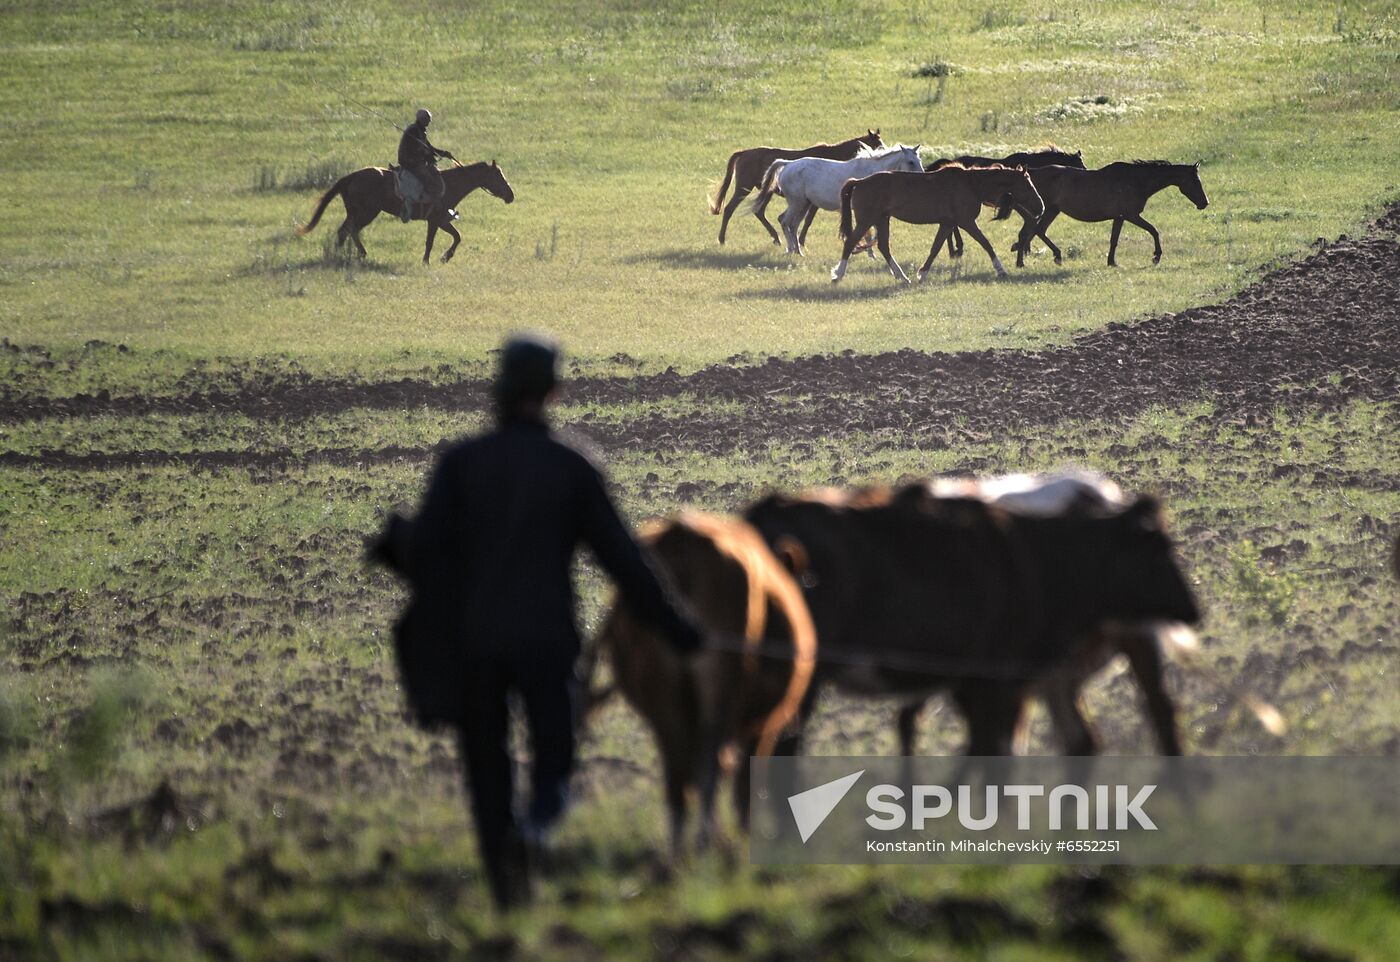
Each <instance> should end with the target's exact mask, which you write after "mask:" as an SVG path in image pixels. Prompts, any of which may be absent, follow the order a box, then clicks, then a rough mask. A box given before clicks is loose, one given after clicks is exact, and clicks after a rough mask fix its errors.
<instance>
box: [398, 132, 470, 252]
mask: <svg viewBox="0 0 1400 962" xmlns="http://www.w3.org/2000/svg"><path fill="white" fill-rule="evenodd" d="M432 122H433V115H432V113H431V112H430V111H428V110H426V109H422V108H420V109H419V111H418V114H417V116H416V117H415V118H414V122H413V123H411V124H409V125H408V126H407V127H405V128H404V130H403V136H402V137H401V138H399V166H400V167H401V168H403V171H404V173H408V174H411V175H412V177H413V178H414V179H415V180H417V181H418V185H419V187H420V191H421V197H419V198H418V199H419V200H421V201H422V202H423V203H424V204H426V205H427V209H428V210H432V209H433V207H434V206H436V205H437V202H438V201H440V200H442V194H443V191H444V190H445V189H446V188H445V186H444V185H443V182H442V175H441V174H439V173H438V172H437V159H438V158H439V157H447V158H449V159H451V160H456V159H457V158H456V157H453V156H452V153H451V151H447V150H439V149H438V148H436V147H434V146H433V145H432V144H431V143H429V142H428V124H430V123H432ZM402 193H403V194H404V199H403V211H402V212H401V213H400V214H399V217H400V218H401V219H402V220H403V222H404V223H405V224H407V223H408V222H409V220H410V219H411V218H412V215H413V205H414V200H413V199H412V198H410V197H409V196H408V194H409V193H410V191H402ZM447 216H448V217H449V218H451V219H452V220H456V219H457V212H456V211H455V210H449V211H448V212H447Z"/></svg>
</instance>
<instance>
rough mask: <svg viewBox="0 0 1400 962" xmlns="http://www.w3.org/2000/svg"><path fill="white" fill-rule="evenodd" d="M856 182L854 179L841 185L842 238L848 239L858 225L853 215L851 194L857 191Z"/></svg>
mask: <svg viewBox="0 0 1400 962" xmlns="http://www.w3.org/2000/svg"><path fill="white" fill-rule="evenodd" d="M855 189H856V182H855V180H854V179H851V180H848V181H846V182H845V183H844V184H842V185H841V228H840V229H841V239H842V240H846V239H848V238H849V237H850V236H851V234H852V233H853V232H854V231H855V229H856V225H855V223H854V218H853V217H852V216H851V194H852V193H854V192H855Z"/></svg>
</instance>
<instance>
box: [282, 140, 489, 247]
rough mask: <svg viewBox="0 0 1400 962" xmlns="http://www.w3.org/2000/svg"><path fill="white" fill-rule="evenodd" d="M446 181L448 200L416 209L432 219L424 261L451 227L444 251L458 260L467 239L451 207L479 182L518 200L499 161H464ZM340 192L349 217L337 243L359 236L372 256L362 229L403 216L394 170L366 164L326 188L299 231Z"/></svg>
mask: <svg viewBox="0 0 1400 962" xmlns="http://www.w3.org/2000/svg"><path fill="white" fill-rule="evenodd" d="M442 183H443V187H444V188H445V189H444V191H443V194H442V199H441V200H439V201H438V203H437V206H435V207H433V209H432V210H425V207H426V206H427V205H425V204H419V205H418V207H417V209H416V210H415V211H414V215H413V219H414V220H426V221H427V222H428V242H427V245H426V246H425V247H424V248H423V263H424V264H426V263H428V257H429V256H430V255H431V254H432V252H433V238H434V237H435V236H437V232H438V231H439V230H443V231H446V232H447V234H448V236H450V237H451V238H452V246H451V247H449V248H448V249H447V253H445V254H443V255H442V262H443V263H444V264H446V263H447V262H448V261H450V260H452V255H453V254H454V253H455V252H456V250H457V245H458V244H460V243H461V242H462V235H461V234H459V233H457V228H455V227H453V226H452V220H451V218H449V217H448V214H447V212H448V211H449V210H451V209H452V208H454V207H456V206H457V205H458V204H459V203H461V201H462V198H463V197H466V196H467V195H468V194H470V193H471V192H472V191H474V190H476V189H477V188H478V187H481V188H484V189H485V190H486V192H487V193H488V194H492V195H494V196H496V197H499V198H500V199H501V200H503V201H505V202H506V203H507V204H509V203H511V202H512V201H514V200H515V191H513V190H511V187H510V184H509V183H508V182H507V181H506V175H505V174H503V173H501V168H500V167H498V166H496V162H495V161H494V160H493V161H491V162H490V163H489V164H488V163H486V162H485V161H481V162H479V163H475V164H465V165H463V164H458V165H457V166H456V167H452V168H450V169H448V170H444V171H442ZM337 195H339V197H340V198H341V200H343V201H345V221H344V223H342V224H341V225H340V229H339V230H338V231H336V235H335V246H336V247H344V246H345V242H346V240H353V241H354V242H355V246H356V247H357V248H359V250H360V256H361V257H364V256H366V254H367V252H366V251H365V245H364V244H363V243H361V242H360V231H362V230H364V229H365V227H366V226H367V225H368V224H369V223H370V222H371V221H372V220H374V219H375V218H376V217H378V216H379V215H380V214H393V215H395V216H397V215H398V213H399V211H400V210H401V209H402V208H403V201H401V200H400V199H399V195H398V193H397V192H396V191H395V190H394V171H393V170H391V169H389V168H385V167H362V168H360V169H359V170H357V171H355V172H353V173H350V174H346V175H345V176H344V177H342V178H340V180H338V181H336V182H335V183H334V184H333V185H332V186H331V189H330V190H328V191H326V192H325V193H324V194H323V195H322V196H321V200H320V202H319V203H318V204H317V205H316V211H315V213H313V214H312V215H311V220H310V221H309V222H307V224H306V225H305V226H304V227H298V228H297V233H298V234H309V233H311V231H312V230H313V229H314V228H315V227H316V224H317V223H318V222H320V220H321V215H322V214H323V213H325V210H326V205H328V204H329V203H330V202H331V200H332V199H334V198H335V197H336V196H337Z"/></svg>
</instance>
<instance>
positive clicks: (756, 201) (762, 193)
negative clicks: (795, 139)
mask: <svg viewBox="0 0 1400 962" xmlns="http://www.w3.org/2000/svg"><path fill="white" fill-rule="evenodd" d="M790 163H792V161H790V160H775V161H773V163H771V164H769V165H768V170H767V171H765V172H764V174H763V180H761V181H759V186H758V193H756V194H755V195H754V198H753V202H752V203H751V204H749V206H750V207H752V208H753V209H754V210H763V208H765V207H767V206H768V202H769V201H770V200H772V199H773V195H774V194H776V193H777V192H778V178H779V177H781V176H782V173H783V168H784V167H786V166H787V165H788V164H790Z"/></svg>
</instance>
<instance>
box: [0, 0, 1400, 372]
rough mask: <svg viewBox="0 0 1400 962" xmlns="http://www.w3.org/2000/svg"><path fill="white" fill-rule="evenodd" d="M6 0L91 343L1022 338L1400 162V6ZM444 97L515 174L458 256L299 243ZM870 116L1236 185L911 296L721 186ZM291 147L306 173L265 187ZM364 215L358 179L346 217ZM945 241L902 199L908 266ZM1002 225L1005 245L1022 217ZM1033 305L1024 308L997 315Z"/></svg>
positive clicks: (1156, 292) (17, 142)
mask: <svg viewBox="0 0 1400 962" xmlns="http://www.w3.org/2000/svg"><path fill="white" fill-rule="evenodd" d="M0 16H3V21H0V22H3V24H4V28H5V29H4V41H3V47H4V54H5V56H4V57H3V63H0V115H3V116H4V117H5V121H4V124H5V127H6V129H7V131H8V134H9V136H7V137H5V138H3V143H2V144H0V161H3V163H4V165H5V168H6V170H7V171H8V172H9V175H8V177H7V182H6V185H5V187H4V188H3V190H4V192H5V197H6V199H7V200H8V201H9V203H10V205H11V207H12V208H13V209H17V210H20V211H22V212H23V215H22V216H19V217H13V218H9V219H7V220H6V221H5V223H4V224H0V290H3V292H4V296H3V298H0V329H3V330H4V332H5V333H6V335H7V336H9V337H10V339H11V340H13V341H17V342H20V343H30V342H40V343H43V344H45V345H47V346H51V347H54V346H62V345H80V344H82V343H84V342H86V341H88V340H90V339H92V338H100V339H103V340H108V341H113V342H121V343H125V344H128V345H130V346H133V347H142V348H151V347H161V348H168V349H173V350H174V351H176V352H177V353H181V354H184V355H187V356H188V355H195V356H200V357H210V356H215V355H221V354H234V355H241V356H254V355H263V354H266V353H268V352H277V351H287V352H293V353H295V354H296V355H298V356H299V357H300V358H302V360H303V362H304V363H306V364H308V366H310V367H312V368H313V369H315V368H324V367H331V368H335V369H344V368H359V369H373V368H379V367H385V366H395V365H400V364H402V363H403V361H402V359H397V360H396V355H397V354H398V352H399V351H401V350H404V349H407V350H409V351H411V352H413V354H414V356H415V357H423V358H429V359H432V360H433V361H434V362H436V361H437V360H440V359H447V360H458V359H461V358H463V357H480V356H481V355H482V353H483V352H484V351H485V350H486V349H487V348H488V347H490V346H493V345H494V344H495V343H496V342H497V341H498V340H499V338H500V336H501V334H502V332H504V331H506V330H509V329H512V328H517V327H522V326H540V325H545V326H549V327H551V328H553V329H555V330H556V331H558V332H559V333H560V334H561V335H562V336H563V337H564V339H565V342H566V343H567V344H568V345H569V346H570V348H571V349H572V350H573V351H575V352H576V353H577V354H578V355H579V356H582V357H584V358H588V359H593V360H597V359H600V358H603V357H606V356H609V355H611V354H613V353H614V352H616V351H618V350H623V351H627V352H629V353H631V354H633V355H636V356H639V357H643V358H648V357H655V356H657V355H658V354H663V355H664V356H665V357H666V358H667V360H668V362H670V363H676V364H678V365H680V366H682V367H690V366H695V365H699V364H701V363H704V362H708V361H714V360H718V359H722V358H724V357H727V356H728V355H730V354H732V353H734V352H735V351H738V350H750V351H755V352H759V353H775V352H792V353H805V352H810V351H817V350H833V349H842V348H846V347H852V346H856V347H859V348H861V349H863V350H874V349H882V348H895V347H903V346H914V347H921V348H935V347H937V348H952V347H968V346H1004V345H1006V344H1007V343H1010V344H1012V345H1013V346H1020V345H1022V344H1025V343H1034V342H1037V341H1040V340H1043V339H1050V340H1062V339H1064V338H1065V337H1067V336H1068V335H1069V334H1071V333H1072V332H1074V331H1077V330H1082V329H1085V328H1092V327H1095V326H1099V325H1101V324H1103V323H1105V322H1106V321H1109V320H1114V319H1122V318H1124V317H1128V316H1132V315H1135V314H1139V313H1143V312H1152V311H1160V310H1168V309H1174V308H1180V307H1184V306H1186V305H1188V304H1191V303H1197V302H1200V301H1201V300H1203V299H1205V298H1210V297H1216V296H1218V295H1219V294H1221V293H1222V292H1227V291H1229V290H1232V289H1234V288H1236V287H1238V286H1239V285H1240V284H1241V283H1242V282H1243V281H1244V280H1245V279H1247V278H1248V276H1250V274H1251V273H1252V272H1253V271H1255V270H1256V269H1257V268H1258V267H1259V265H1261V264H1265V263H1269V262H1271V261H1274V260H1276V259H1279V258H1285V257H1288V256H1290V255H1293V254H1295V253H1297V252H1298V251H1300V250H1302V249H1304V248H1305V247H1306V245H1307V244H1308V243H1310V242H1311V241H1312V240H1313V239H1314V238H1316V237H1318V236H1334V235H1336V234H1337V233H1340V232H1343V231H1348V230H1354V229H1355V228H1356V227H1357V225H1358V224H1360V223H1361V221H1362V220H1363V219H1364V218H1365V217H1366V216H1367V215H1368V214H1369V213H1372V212H1374V211H1375V210H1376V209H1377V207H1378V205H1379V204H1380V202H1381V201H1382V200H1383V199H1385V198H1387V197H1394V196H1395V195H1396V193H1397V191H1400V182H1397V180H1396V178H1395V174H1394V171H1393V165H1392V160H1393V158H1394V156H1395V155H1396V153H1397V148H1400V132H1397V129H1396V126H1395V124H1394V122H1393V117H1394V111H1395V109H1396V107H1397V106H1398V105H1400V95H1397V93H1396V91H1397V90H1400V63H1397V60H1396V56H1395V38H1396V36H1397V30H1400V26H1397V23H1398V22H1397V20H1396V16H1395V13H1394V10H1393V8H1392V7H1391V6H1390V5H1389V4H1384V3H1371V4H1364V3H1344V4H1340V5H1339V4H1337V3H1335V2H1327V3H1315V4H1296V5H1290V7H1289V9H1288V10H1287V11H1279V10H1273V9H1269V8H1266V7H1260V6H1257V5H1254V4H1245V3H1231V2H1205V0H1202V2H1194V3H1186V4H1180V5H1175V6H1174V7H1173V8H1172V9H1171V10H1170V11H1165V10H1163V9H1162V8H1161V7H1160V5H1157V4H1138V3H1122V4H1113V5H1103V4H1090V3H1083V2H1070V3H1064V4H1057V5H1055V6H1054V7H1052V8H1045V7H1043V6H1040V5H1034V4H1029V3H1018V4H1003V3H998V4H990V5H973V6H971V7H959V6H957V5H936V4H931V3H925V2H921V0H916V2H890V3H873V2H860V3H846V2H841V3H837V2H829V3H826V2H824V3H821V4H818V5H817V6H815V7H813V6H811V5H807V6H806V7H804V10H803V13H802V14H801V15H800V16H798V15H794V14H793V13H792V12H791V10H790V9H789V7H788V6H786V5H783V4H773V3H759V2H749V3H745V4H743V5H734V4H713V5H712V4H701V5H671V4H661V5H647V6H645V7H633V6H628V5H616V6H612V5H608V6H604V5H596V4H580V5H578V6H577V7H576V8H572V9H568V10H561V11H558V12H557V13H556V12H554V8H553V7H551V8H549V12H546V9H545V8H544V7H536V6H526V7H524V8H521V7H518V6H517V5H506V4H473V5H470V6H462V7H458V6H455V5H443V4H435V5H413V6H410V7H402V6H391V5H379V6H375V7H363V6H360V5H351V4H345V3H340V2H311V3H297V4H290V3H284V4H279V3H231V4H223V3H219V4H214V3H205V4H189V5H178V6H175V5H167V6H162V7H159V8H140V7H132V6H131V5H128V4H98V3H87V4H75V5H70V6H64V7H60V8H57V9H55V10H50V9H48V8H47V7H43V8H40V7H30V6H28V5H19V6H11V7H10V8H8V9H7V11H6V12H5V13H4V14H3V15H0ZM933 61H939V62H943V63H946V64H949V65H951V68H952V71H953V72H952V74H951V75H950V76H949V77H947V78H946V90H945V94H944V96H943V97H942V98H941V100H940V101H939V102H938V103H937V104H931V105H930V104H926V103H925V101H926V100H927V96H926V86H927V83H926V81H925V80H922V79H915V78H912V77H911V76H910V74H911V72H913V71H915V70H916V69H917V68H918V67H919V66H920V65H922V64H926V63H929V62H933ZM116 90H120V91H122V92H123V93H122V95H121V96H120V97H119V98H115V99H114V98H113V96H112V92H113V91H116ZM1099 99H1103V100H1104V103H1103V104H1093V103H1091V106H1093V107H1094V108H1095V109H1093V110H1076V109H1067V108H1065V105H1066V104H1071V105H1073V104H1081V102H1082V101H1085V100H1088V101H1090V102H1093V101H1097V100H1099ZM419 102H422V103H428V104H431V105H432V106H433V107H434V109H435V110H436V112H437V115H438V117H439V122H438V124H437V126H436V127H435V128H434V131H435V136H437V137H438V139H439V140H440V142H441V143H443V144H446V145H448V146H450V147H452V148H454V149H455V150H456V151H457V153H459V154H460V155H462V156H463V157H465V158H478V157H496V158H498V159H499V160H500V162H501V163H502V165H503V167H504V168H505V170H506V171H507V173H508V175H509V176H510V178H511V180H512V182H513V184H514V186H515V188H516V192H517V195H518V197H519V200H518V201H517V203H516V204H514V205H513V206H510V207H505V206H503V205H501V204H500V203H499V202H497V201H495V200H494V199H491V198H483V197H473V198H471V199H469V200H468V201H467V203H466V204H465V211H466V216H465V220H466V226H467V240H466V241H465V242H464V248H463V249H462V250H461V251H460V252H459V255H458V259H457V261H456V262H455V263H454V264H452V265H451V266H450V267H448V268H445V269H443V268H438V267H434V268H433V269H431V270H424V269H422V268H420V267H419V266H418V264H417V260H418V257H419V254H420V252H421V241H422V231H421V228H420V227H418V226H414V227H412V228H405V227H402V226H401V225H397V224H396V223H392V222H388V221H387V220H385V221H382V222H380V223H376V225H375V226H374V227H373V228H371V229H370V231H369V232H368V243H369V246H370V248H371V255H372V259H371V262H370V264H369V265H367V266H366V267H365V268H364V269H348V268H347V267H346V266H345V265H344V264H343V263H342V262H339V261H336V260H334V259H328V258H326V257H324V256H323V254H322V242H323V239H324V236H325V235H313V236H312V237H309V238H306V239H302V240H296V239H294V238H293V237H292V236H291V233H290V231H291V227H292V226H293V224H294V223H296V222H298V221H300V220H303V219H305V217H306V216H307V214H308V212H309V208H310V206H311V202H312V199H313V197H314V196H315V191H314V190H310V189H301V190H284V189H280V187H281V186H282V185H286V184H288V182H290V184H291V185H292V186H296V185H299V184H307V183H320V182H323V181H324V179H325V177H326V172H327V170H328V169H329V168H331V167H334V166H336V165H343V166H350V165H352V164H369V163H377V162H383V161H384V160H386V159H387V158H389V157H390V156H391V154H392V151H393V148H394V144H395V141H396V136H397V135H396V133H395V131H394V130H393V129H392V128H391V127H390V126H389V124H388V123H386V122H385V121H384V120H381V119H379V118H378V117H376V116H375V114H376V113H378V114H384V115H386V116H388V117H390V118H392V119H395V120H401V119H402V118H403V117H406V116H408V113H409V111H410V109H411V108H412V107H413V106H414V105H416V104H417V103H419ZM1081 105H1082V104H1081ZM371 111H373V113H371ZM989 117H994V118H995V119H996V121H995V124H993V123H992V122H991V121H989V119H988V118H989ZM866 126H879V127H881V128H882V129H883V130H884V132H885V134H886V135H888V136H890V137H891V138H894V139H899V140H903V141H906V142H910V143H913V142H922V143H923V144H924V145H925V149H926V151H928V152H930V153H947V152H952V151H963V150H975V151H980V152H989V151H995V150H1000V149H1007V148H1012V147H1019V146H1024V145H1029V144H1035V143H1038V142H1040V141H1043V140H1056V141H1059V142H1061V143H1064V144H1068V145H1070V146H1072V147H1077V148H1082V149H1083V150H1084V153H1085V157H1086V159H1087V160H1088V162H1089V163H1091V164H1095V165H1096V164H1102V163H1106V162H1109V161H1112V160H1116V159H1122V158H1129V157H1167V158H1173V159H1177V160H1182V161H1193V160H1197V159H1201V160H1203V161H1204V171H1203V180H1204V183H1205V185H1206V188H1207V191H1208V192H1209V194H1210V196H1211V198H1212V205H1211V207H1210V208H1209V209H1208V210H1207V211H1206V212H1204V213H1199V212H1197V211H1196V210H1195V209H1194V208H1193V207H1192V206H1191V205H1189V204H1188V203H1186V202H1185V201H1184V200H1183V199H1182V198H1180V197H1179V196H1176V195H1175V194H1174V193H1165V194H1163V195H1161V196H1160V197H1159V198H1158V199H1156V200H1155V201H1154V202H1153V203H1152V205H1151V207H1150V208H1149V213H1150V216H1151V217H1152V218H1153V219H1154V220H1156V221H1157V222H1158V223H1159V225H1160V227H1161V229H1162V231H1163V234H1164V237H1165V244H1166V257H1165V260H1164V262H1163V264H1162V265H1161V266H1160V267H1158V268H1152V267H1150V266H1149V264H1148V257H1147V248H1146V246H1145V245H1146V238H1145V237H1141V236H1137V235H1135V234H1132V233H1129V234H1128V237H1127V240H1126V242H1125V250H1124V252H1123V257H1122V262H1123V265H1124V266H1123V268H1122V269H1121V270H1119V271H1117V272H1113V271H1110V270H1109V269H1108V268H1106V267H1104V266H1103V265H1102V260H1103V255H1104V251H1105V250H1106V245H1107V233H1108V232H1107V228H1106V227H1105V226H1104V225H1079V224H1064V225H1062V226H1060V225H1057V230H1056V234H1057V237H1058V239H1059V241H1060V243H1061V244H1062V246H1065V247H1066V249H1067V250H1068V251H1069V254H1070V259H1069V261H1068V262H1067V265H1066V266H1065V267H1064V268H1061V269H1057V268H1055V267H1053V266H1052V265H1050V264H1049V263H1048V259H1047V258H1045V257H1043V256H1041V257H1037V258H1035V259H1034V260H1033V261H1032V263H1031V266H1030V267H1028V268H1027V269H1026V271H1025V272H1022V273H1019V274H1017V276H1016V279H1015V280H1014V281H1011V282H1004V283H995V282H993V280H992V279H991V272H990V266H989V265H988V264H986V263H985V262H984V261H985V258H983V257H982V255H981V254H980V252H978V253H973V254H972V255H971V257H970V258H969V261H968V269H967V270H966V271H964V273H963V277H962V280H960V281H959V282H957V283H951V284H950V283H948V282H947V275H946V273H935V274H934V275H932V276H931V282H930V283H929V284H928V285H927V286H925V287H924V288H922V289H918V290H912V291H902V290H896V289H895V287H894V286H893V285H892V283H891V281H890V279H889V277H888V275H886V274H885V273H884V272H883V270H877V269H876V268H875V266H874V265H873V263H862V266H861V268H860V269H858V270H857V271H855V273H854V276H852V277H851V278H850V279H849V280H848V282H847V283H846V284H845V285H844V286H843V287H842V288H840V289H839V290H833V289H831V287H830V285H829V284H828V282H827V280H826V271H827V269H828V268H829V267H830V266H831V263H832V262H834V260H835V253H836V240H835V238H834V236H833V229H832V227H833V224H832V218H831V216H830V215H827V216H825V217H824V218H823V219H822V220H821V221H820V222H819V224H818V225H817V227H816V229H815V232H814V234H813V235H812V244H811V247H812V253H811V254H810V256H809V257H808V258H806V259H790V258H788V257H786V256H785V255H781V254H778V253H776V252H775V251H774V250H773V249H770V246H769V245H767V244H766V243H765V242H763V240H762V234H761V233H760V232H759V230H758V228H757V225H755V224H753V223H752V221H751V219H741V220H740V221H739V222H737V223H736V226H735V229H734V230H733V233H732V239H731V242H730V244H729V246H727V247H725V248H723V249H721V248H719V247H718V246H717V245H716V244H715V241H714V233H715V231H716V228H717V226H718V224H717V221H718V219H717V218H713V217H710V216H708V215H707V214H706V213H705V206H704V195H705V193H706V191H707V190H708V189H709V188H710V186H711V184H712V183H713V182H715V181H717V180H718V179H719V177H720V175H721V173H722V168H723V163H724V160H725V158H726V157H727V156H728V154H729V152H730V151H731V150H733V149H735V148H737V147H741V146H745V145H749V144H755V143H764V142H776V143H807V142H811V141H813V140H821V139H826V138H839V137H844V136H849V135H850V134H851V133H852V132H855V131H859V130H863V129H864V128H865V127H866ZM268 178H271V180H272V181H275V182H276V183H277V184H278V185H279V189H277V190H266V189H259V187H258V185H259V184H266V183H267V182H268ZM336 223H338V216H337V215H335V212H334V209H333V210H332V214H331V217H330V223H329V224H328V225H327V226H326V227H323V228H321V230H322V231H326V230H328V229H329V230H333V229H334V227H335V224H336ZM927 235H928V232H927V231H926V230H915V229H908V228H899V229H897V230H896V235H895V246H896V250H897V253H898V254H899V256H900V257H901V259H902V260H903V261H904V262H906V263H908V262H910V261H913V260H915V259H919V258H921V257H922V255H923V253H924V252H925V249H926V246H925V245H926V244H927V242H928V236H927ZM994 238H995V241H996V243H997V245H998V246H999V247H1002V248H1004V247H1005V246H1006V245H1007V244H1008V243H1009V241H1010V234H1009V232H1008V229H1006V228H1001V227H996V228H994ZM537 254H541V255H543V256H537ZM721 318H722V321H721V320H720V319H721ZM1012 322H1014V323H1015V327H1014V331H1015V337H1014V338H1011V339H1010V340H1008V338H1006V337H1005V336H998V335H996V334H994V333H992V332H993V331H994V330H1000V329H1005V328H1006V327H1007V326H1008V325H1009V324H1011V323H1012Z"/></svg>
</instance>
